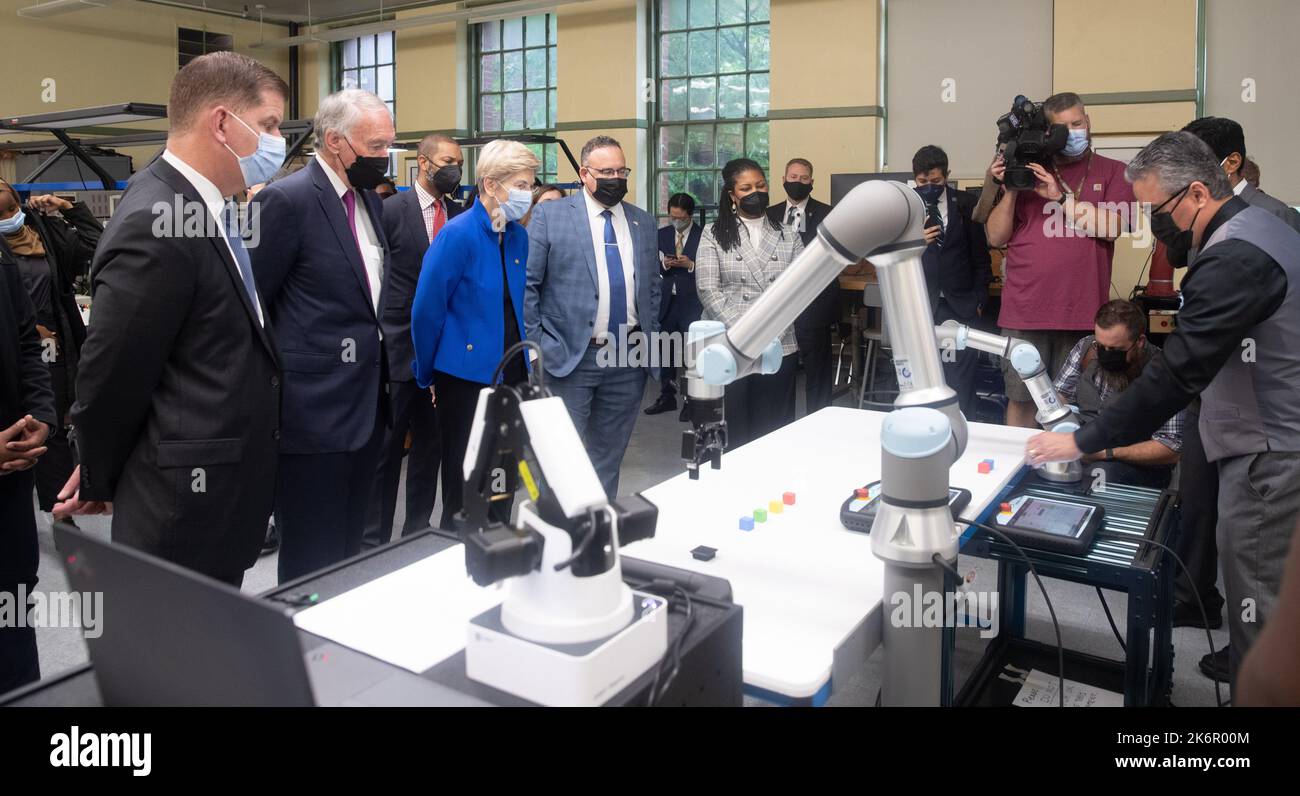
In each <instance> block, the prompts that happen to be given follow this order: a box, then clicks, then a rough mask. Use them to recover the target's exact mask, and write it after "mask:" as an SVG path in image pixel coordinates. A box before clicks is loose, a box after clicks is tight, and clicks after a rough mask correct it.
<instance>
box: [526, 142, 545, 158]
mask: <svg viewBox="0 0 1300 796" xmlns="http://www.w3.org/2000/svg"><path fill="white" fill-rule="evenodd" d="M526 146H527V147H528V151H529V152H532V153H533V156H534V157H536V158H537V159H538V160H539V161H540V160H541V159H542V157H543V153H542V145H541V144H527V145H526Z"/></svg>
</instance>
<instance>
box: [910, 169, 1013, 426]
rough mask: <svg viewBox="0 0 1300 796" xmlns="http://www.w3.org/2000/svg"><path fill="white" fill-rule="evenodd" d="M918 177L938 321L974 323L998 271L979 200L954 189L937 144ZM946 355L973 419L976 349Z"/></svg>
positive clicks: (948, 372) (951, 380)
mask: <svg viewBox="0 0 1300 796" xmlns="http://www.w3.org/2000/svg"><path fill="white" fill-rule="evenodd" d="M912 176H913V178H915V180H916V192H917V193H919V194H920V195H921V199H922V201H924V202H925V209H926V222H925V226H926V232H925V241H926V244H927V245H926V248H925V252H924V253H923V254H922V255H921V265H922V267H923V269H924V271H925V284H926V287H927V288H928V289H929V292H930V309H931V310H932V311H933V312H934V322H935V323H936V324H940V323H943V322H944V321H947V320H955V321H957V322H958V323H962V324H971V323H974V322H975V320H976V319H977V318H978V317H979V311H980V307H982V306H983V304H984V301H985V299H987V298H988V291H989V280H990V279H992V275H993V271H992V258H990V257H989V244H988V240H987V239H986V238H985V237H984V227H983V225H981V224H976V223H975V222H974V221H973V220H971V212H972V211H973V210H974V209H975V203H976V199H975V197H974V196H972V195H970V194H969V193H966V192H965V191H958V190H956V189H954V188H949V187H948V155H947V154H946V153H945V152H944V151H943V150H942V149H940V148H939V147H937V146H932V145H927V146H923V147H921V148H920V149H918V150H917V151H916V154H915V155H913V156H912ZM941 354H942V356H941V359H942V360H943V370H944V378H945V379H947V381H948V386H950V387H952V388H953V390H955V391H956V393H957V402H958V403H959V404H960V406H961V411H962V413H963V414H965V415H966V416H967V417H970V416H971V413H972V412H973V411H974V409H975V366H976V364H977V362H978V360H977V355H976V352H975V351H972V350H970V349H964V350H961V351H943V352H941Z"/></svg>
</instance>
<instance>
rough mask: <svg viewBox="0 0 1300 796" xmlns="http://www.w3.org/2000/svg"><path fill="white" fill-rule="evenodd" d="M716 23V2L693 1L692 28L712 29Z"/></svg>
mask: <svg viewBox="0 0 1300 796" xmlns="http://www.w3.org/2000/svg"><path fill="white" fill-rule="evenodd" d="M716 22H717V17H716V16H715V15H714V0H691V27H692V28H711V27H713V26H714V24H716Z"/></svg>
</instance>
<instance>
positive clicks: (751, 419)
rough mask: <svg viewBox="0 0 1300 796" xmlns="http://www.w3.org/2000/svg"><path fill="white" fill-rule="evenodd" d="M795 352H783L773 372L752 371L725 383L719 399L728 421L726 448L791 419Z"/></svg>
mask: <svg viewBox="0 0 1300 796" xmlns="http://www.w3.org/2000/svg"><path fill="white" fill-rule="evenodd" d="M797 356H798V355H797V354H789V355H787V356H785V357H784V358H783V359H782V360H781V368H780V369H779V370H778V371H777V372H776V373H772V374H770V375H766V376H763V375H759V374H754V375H752V376H746V377H745V378H743V379H739V380H737V381H735V382H733V383H731V384H728V385H727V391H726V393H725V394H724V396H723V399H722V408H723V412H724V413H725V419H726V421H727V450H733V449H735V448H738V447H740V446H741V445H744V444H745V443H747V442H750V441H752V440H755V439H758V438H759V437H761V436H763V435H764V434H770V433H771V432H773V431H776V430H777V429H778V428H780V427H782V426H784V425H786V424H788V423H793V422H794V388H795V367H796V364H795V363H796V358H797Z"/></svg>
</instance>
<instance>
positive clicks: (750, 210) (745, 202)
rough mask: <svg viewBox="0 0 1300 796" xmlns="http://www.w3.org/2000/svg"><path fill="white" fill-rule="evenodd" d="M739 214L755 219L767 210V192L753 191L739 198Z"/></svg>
mask: <svg viewBox="0 0 1300 796" xmlns="http://www.w3.org/2000/svg"><path fill="white" fill-rule="evenodd" d="M739 205H740V212H741V213H743V214H745V215H747V216H749V217H750V218H757V217H759V216H761V215H763V211H765V210H767V191H754V192H753V193H751V194H746V195H745V196H742V197H741V198H740V202H739Z"/></svg>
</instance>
